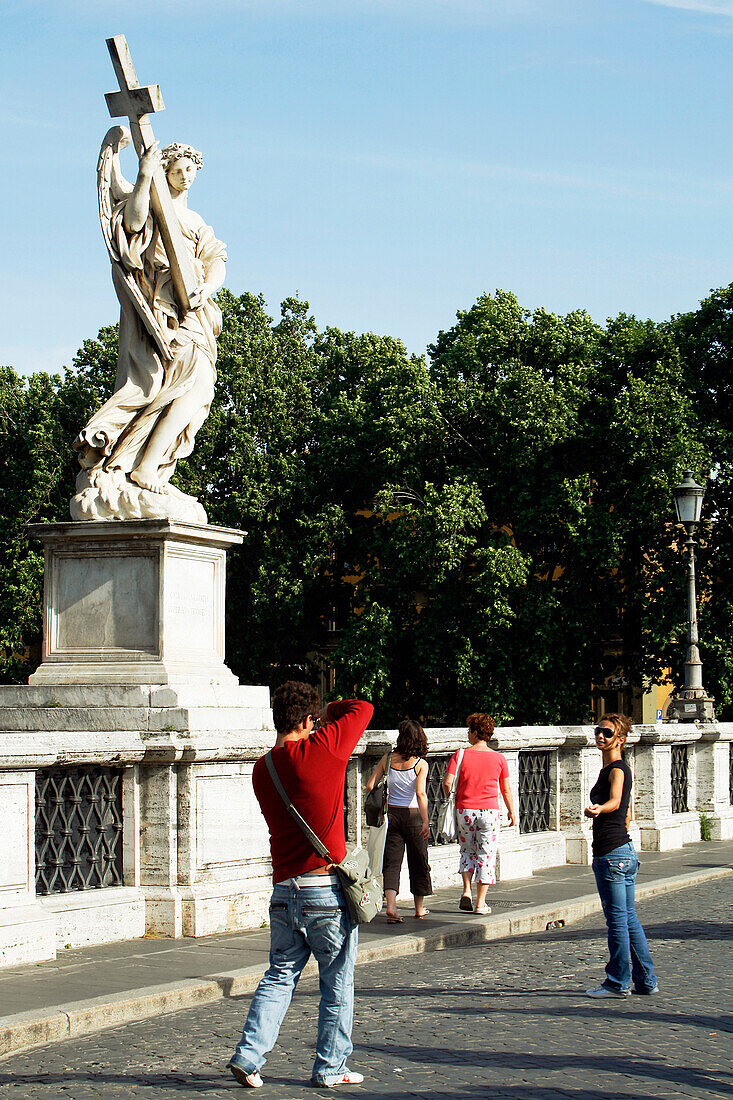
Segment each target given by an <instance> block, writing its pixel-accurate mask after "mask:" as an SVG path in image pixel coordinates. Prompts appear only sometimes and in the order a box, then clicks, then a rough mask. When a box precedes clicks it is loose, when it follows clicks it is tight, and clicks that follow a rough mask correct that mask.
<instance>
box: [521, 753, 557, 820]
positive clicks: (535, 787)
mask: <svg viewBox="0 0 733 1100" xmlns="http://www.w3.org/2000/svg"><path fill="white" fill-rule="evenodd" d="M549 828H550V754H549V752H531V751H530V752H520V754H519V831H520V833H544V832H547V830H548V829H549Z"/></svg>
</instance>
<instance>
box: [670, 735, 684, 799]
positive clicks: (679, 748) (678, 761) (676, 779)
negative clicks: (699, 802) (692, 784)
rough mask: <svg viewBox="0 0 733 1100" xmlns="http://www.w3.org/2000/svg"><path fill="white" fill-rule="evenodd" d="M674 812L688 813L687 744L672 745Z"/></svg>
mask: <svg viewBox="0 0 733 1100" xmlns="http://www.w3.org/2000/svg"><path fill="white" fill-rule="evenodd" d="M672 813H673V814H686V813H687V745H672Z"/></svg>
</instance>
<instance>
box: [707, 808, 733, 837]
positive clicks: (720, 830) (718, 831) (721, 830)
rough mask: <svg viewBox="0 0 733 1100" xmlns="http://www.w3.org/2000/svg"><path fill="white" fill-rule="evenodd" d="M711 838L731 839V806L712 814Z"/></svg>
mask: <svg viewBox="0 0 733 1100" xmlns="http://www.w3.org/2000/svg"><path fill="white" fill-rule="evenodd" d="M712 833H713V840H733V806H731V808H730V810H723V811H721V812H720V813H716V814H713V815H712Z"/></svg>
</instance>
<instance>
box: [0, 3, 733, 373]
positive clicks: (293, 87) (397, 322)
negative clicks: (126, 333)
mask: <svg viewBox="0 0 733 1100" xmlns="http://www.w3.org/2000/svg"><path fill="white" fill-rule="evenodd" d="M120 33H122V34H125V35H126V36H127V40H128V43H129V45H130V49H131V51H132V55H133V59H134V61H135V64H136V67H137V73H138V76H139V78H140V80H141V82H142V83H158V84H160V87H161V91H162V93H163V98H164V100H165V103H166V110H165V112H164V113H162V114H160V115H157V116H153V126H154V129H155V133H156V136H157V137H159V138H160V139H161V140H162V142H163V143H165V142H168V141H172V140H183V141H189V142H191V143H192V144H194V145H196V146H197V147H199V148H200V149H202V151H203V153H204V157H205V162H206V165H205V168H204V170H203V171H202V172H201V173H199V176H198V179H197V181H196V183H195V185H194V188H193V190H192V191H191V195H190V204H191V206H192V207H193V208H194V209H196V210H198V212H199V213H201V214H202V215H203V216H204V217H205V218H206V220H207V221H209V222H211V224H212V225H213V226H214V228H215V230H216V232H217V235H218V236H220V237H221V238H222V239H223V240H225V241H226V242H227V244H228V246H229V256H230V262H229V265H228V271H227V285H228V286H229V288H230V289H231V290H232V291H234V292H235V293H241V292H243V291H245V290H250V291H254V292H262V293H263V294H264V296H265V298H266V300H267V304H268V307H269V309H270V312H271V313H273V314H275V315H277V313H278V312H279V303H280V301H281V299H282V298H284V297H285V296H287V295H289V294H293V293H296V292H297V293H298V294H299V295H300V296H301V297H302V298H306V299H307V300H308V301H309V302H310V304H311V308H312V309H313V311H314V313H315V316H316V320H317V322H318V324H319V325H320V326H321V327H324V326H325V325H327V324H331V325H336V326H338V327H339V328H342V329H354V330H357V331H366V330H372V331H375V332H379V333H389V334H391V335H394V336H398V337H400V338H401V339H402V340H403V341H404V342H405V344H406V345H407V347H408V348H409V349H410V350H411V351H415V352H418V353H421V352H423V351H424V349H425V347H426V345H427V344H428V343H429V342H431V341H432V340H433V339H434V338H435V336H436V334H437V332H438V330H439V329H442V328H447V327H449V326H450V325H451V324H452V323H453V320H454V317H455V313H456V310H458V309H467V308H468V307H469V306H470V305H471V303H472V302H473V301H474V300H475V299H476V297H477V296H478V295H479V294H480V293H482V292H484V291H493V290H495V289H496V288H497V287H501V288H503V289H506V290H511V291H514V292H515V293H516V294H517V295H518V297H519V299H520V301H521V302H522V304H523V305H525V306H527V307H528V308H535V307H538V306H544V307H546V308H547V309H550V310H552V311H554V312H558V313H565V312H568V311H569V310H571V309H575V308H585V309H587V310H588V311H589V312H590V313H591V314H592V315H593V316H594V317H595V318H596V319H597V320H599V321H603V320H605V318H606V317H608V316H614V315H615V314H617V313H619V312H621V311H625V312H629V313H635V314H637V315H638V316H642V317H652V318H654V319H657V320H660V319H663V318H665V317H669V316H670V315H672V314H673V313H676V312H680V311H685V310H688V309H694V308H695V307H696V305H697V303H698V301H699V300H700V298H702V297H704V296H705V295H706V294H707V293H708V291H709V290H710V289H711V288H713V287H717V286H723V285H726V284H727V283H729V282H730V281H731V279H733V272H732V270H731V254H732V248H731V245H732V244H733V240H732V237H733V234H732V232H731V225H732V219H731V199H733V186H732V173H731V169H732V168H733V153H732V151H731V112H732V110H733V108H732V107H731V104H732V103H733V87H732V84H733V81H732V79H731V59H732V49H733V0H205V2H199V0H175V2H174V0H144V2H138V0H115V2H114V3H113V2H111V0H33V2H32V0H4V3H3V47H2V66H1V67H0V118H1V119H2V132H3V135H4V136H3V143H4V152H5V158H4V159H5V163H6V171H5V173H4V175H3V178H2V182H1V183H0V210H2V237H3V242H4V248H3V256H4V262H3V264H2V265H1V270H0V280H1V282H0V285H1V286H2V293H1V294H0V324H1V331H2V334H3V340H2V343H1V344H0V362H1V363H7V364H10V365H12V366H14V367H15V368H16V369H18V370H23V371H30V370H35V369H49V370H58V369H60V368H61V367H62V366H63V364H64V363H70V362H71V359H72V356H73V354H74V352H75V350H76V349H77V348H78V347H79V345H80V344H81V343H82V341H83V340H84V339H85V338H86V337H89V336H94V335H95V334H96V332H97V330H98V329H99V328H100V327H101V326H102V325H103V324H108V323H110V322H111V321H114V320H116V317H117V305H116V299H115V296H114V292H113V290H112V285H111V280H110V274H109V267H108V262H107V257H106V251H105V248H104V243H103V240H102V236H101V233H100V230H99V222H98V216H97V210H96V179H95V168H96V158H97V153H98V150H99V144H100V142H101V139H102V137H103V136H104V133H105V132H106V130H107V128H108V126H109V125H110V124H111V122H110V119H109V116H108V114H107V109H106V105H105V102H104V98H103V94H104V92H107V91H110V90H112V89H113V88H114V87H115V86H116V84H115V79H114V74H113V71H112V67H111V64H110V61H109V56H108V53H107V49H106V46H105V39H106V38H107V37H110V36H111V35H113V34H120ZM126 155H127V156H128V157H129V159H128V160H127V161H126V162H125V164H124V168H125V171H126V174H127V175H128V176H129V177H134V173H135V163H134V160H133V158H132V157H131V156H130V153H129V152H128V153H127V154H126Z"/></svg>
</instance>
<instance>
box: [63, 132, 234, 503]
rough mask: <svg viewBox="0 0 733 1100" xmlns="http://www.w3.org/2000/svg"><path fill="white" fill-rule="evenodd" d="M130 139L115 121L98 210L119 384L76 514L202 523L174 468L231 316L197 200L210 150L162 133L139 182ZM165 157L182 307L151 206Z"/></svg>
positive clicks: (220, 258) (188, 444)
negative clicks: (191, 283) (189, 282)
mask: <svg viewBox="0 0 733 1100" xmlns="http://www.w3.org/2000/svg"><path fill="white" fill-rule="evenodd" d="M130 140H131V139H130V133H129V131H128V130H127V129H126V128H125V127H123V126H113V127H112V129H110V130H109V132H108V133H107V135H106V136H105V139H104V141H103V142H102V148H101V151H100V154H99V165H98V168H97V178H98V185H99V213H100V219H101V223H102V231H103V233H104V238H105V241H106V243H107V248H108V249H109V253H110V257H111V260H112V280H113V283H114V286H115V290H116V292H117V296H118V298H119V300H120V340H119V355H118V361H117V378H116V382H115V391H114V393H113V394H112V396H111V397H110V398H109V400H108V401H106V402H105V404H104V405H103V406H102V407H101V409H99V411H98V412H96V413H95V414H94V416H92V418H91V419H90V420H89V422H88V423H87V424H86V425H85V427H84V428H83V429H82V431H81V432H80V434H79V436H78V437H77V439H76V441H75V444H74V447H75V449H76V450H77V451H78V457H79V462H80V464H81V467H82V471H81V473H80V474H79V476H78V478H77V485H76V489H77V493H76V496H75V497H74V498H73V499H72V501H71V514H72V517H73V518H74V519H77V520H93V519H138V518H170V519H179V520H184V521H188V522H194V523H205V522H206V513H205V512H204V510H203V508H202V506H201V505H200V504H199V503H198V501H196V500H195V498H193V497H189V496H186V495H185V494H184V493H181V492H180V490H178V489H176V488H174V487H173V486H171V485H170V478H171V475H172V474H173V472H174V470H175V468H176V462H177V460H178V459H179V458H182V457H184V456H185V455H188V454H190V453H191V451H192V449H193V444H194V439H195V436H196V432H197V431H198V430H199V428H200V427H201V425H202V424H203V422H204V420H205V419H206V417H207V415H208V412H209V408H210V406H211V401H212V398H213V396H214V381H215V379H216V337H217V336H218V335H219V333H220V332H221V323H222V318H221V311H220V309H219V307H218V306H217V305H216V303H215V302H214V301H213V295H215V294H216V292H217V290H219V288H220V287H221V286H222V284H223V282H224V273H225V262H226V259H227V255H226V247H225V245H224V244H223V243H222V242H221V241H219V240H217V238H216V237H215V236H214V232H213V230H212V228H211V226H209V225H207V224H206V223H205V222H204V221H203V219H202V218H201V217H200V216H199V215H198V214H196V213H194V211H193V210H191V209H189V206H188V190H189V188H190V186H191V184H192V183H193V181H194V179H195V178H196V174H197V172H198V171H199V169H200V168H201V167H202V166H203V158H202V156H201V153H199V152H198V151H197V150H196V149H193V148H192V147H191V146H190V145H183V144H180V143H174V144H172V145H167V146H165V148H164V149H160V148H159V146H158V142H155V143H154V144H153V145H151V146H150V148H149V149H147V150H146V151H145V152H144V153H143V154H142V156H141V157H140V162H139V169H138V174H137V179H136V180H135V183H134V184H130V183H129V182H128V181H127V180H126V179H125V178H124V176H123V175H122V173H121V170H120V163H119V152H120V149H122V148H125V147H126V146H127V145H129V144H130ZM161 165H162V168H163V170H164V172H165V175H166V179H167V182H168V188H169V190H170V194H171V198H172V202H173V209H174V211H175V215H176V217H177V219H178V222H179V224H180V228H181V233H182V236H183V241H184V247H185V249H186V250H187V252H188V254H189V258H190V260H191V262H192V264H193V268H194V272H195V274H196V277H197V279H198V285H197V287H196V289H195V290H194V291H193V293H192V294H191V296H190V304H191V309H190V311H188V312H186V313H185V314H184V315H181V311H180V309H179V307H178V304H177V300H176V296H175V294H174V289H173V283H172V279H171V271H170V263H169V261H168V256H167V254H166V251H165V248H164V246H163V243H162V241H161V237H160V233H159V231H158V228H157V226H156V223H155V220H154V217H153V215H152V213H151V207H150V183H151V179H152V176H153V172H154V171H155V169H156V167H157V166H161Z"/></svg>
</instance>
